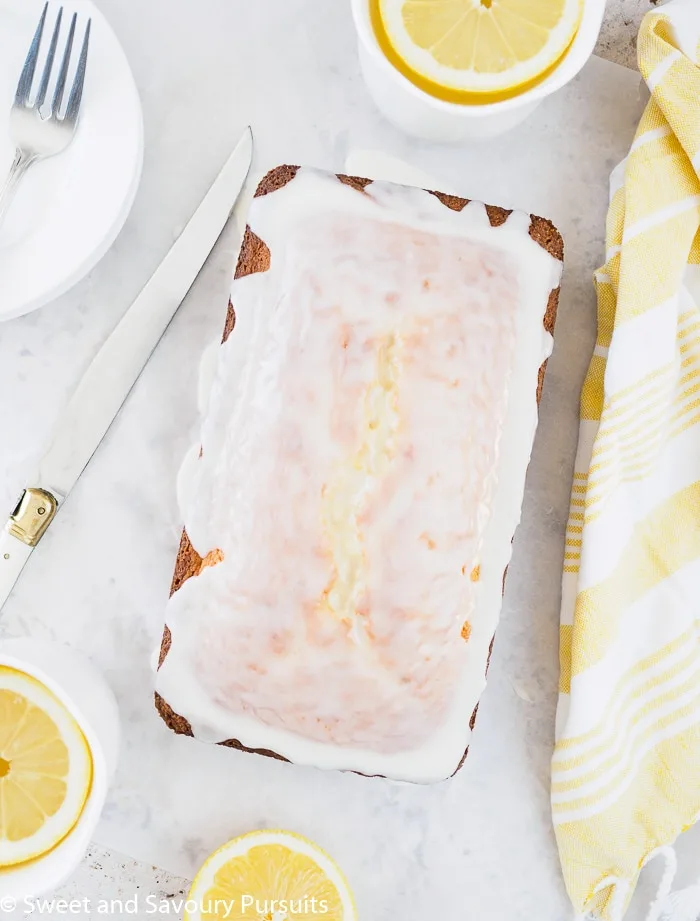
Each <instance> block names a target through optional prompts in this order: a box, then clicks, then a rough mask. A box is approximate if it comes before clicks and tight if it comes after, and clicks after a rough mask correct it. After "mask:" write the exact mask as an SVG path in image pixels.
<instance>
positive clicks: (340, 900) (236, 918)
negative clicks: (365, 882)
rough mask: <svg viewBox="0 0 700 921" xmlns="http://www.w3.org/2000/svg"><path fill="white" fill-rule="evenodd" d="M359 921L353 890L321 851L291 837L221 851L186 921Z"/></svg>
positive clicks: (196, 888)
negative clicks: (314, 920) (313, 920)
mask: <svg viewBox="0 0 700 921" xmlns="http://www.w3.org/2000/svg"><path fill="white" fill-rule="evenodd" d="M316 917H319V918H323V919H324V921H356V919H357V913H356V911H355V905H354V902H353V898H352V894H351V892H350V888H349V887H348V884H347V882H346V881H345V877H344V876H343V874H342V873H341V871H340V869H339V868H338V866H337V865H336V864H335V863H334V861H333V860H332V859H331V858H330V857H329V856H328V854H326V853H325V851H322V850H321V848H320V847H318V846H317V845H316V844H314V843H313V841H309V840H308V839H307V838H302V837H301V835H296V834H294V833H293V832H289V831H254V832H250V833H249V834H247V835H242V836H241V837H240V838H234V839H233V841H229V842H228V844H225V845H224V846H223V847H221V848H219V850H218V851H215V852H214V853H213V854H212V855H211V857H209V858H208V860H207V861H206V862H205V864H204V866H203V867H202V869H201V870H200V871H199V873H198V874H197V876H196V877H195V880H194V882H193V883H192V889H191V890H190V894H189V897H188V900H187V907H186V911H185V921H205V919H206V921H219V919H221V921H223V919H224V918H225V919H227V921H250V919H253V918H274V919H275V921H276V919H285V918H286V919H292V918H299V919H301V918H309V919H310V918H316Z"/></svg>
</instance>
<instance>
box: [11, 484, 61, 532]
mask: <svg viewBox="0 0 700 921" xmlns="http://www.w3.org/2000/svg"><path fill="white" fill-rule="evenodd" d="M57 511H58V499H56V497H55V496H53V495H52V494H51V493H50V492H47V490H45V489H38V488H36V487H31V488H30V489H25V490H24V492H23V493H22V495H21V496H20V498H19V501H18V503H17V507H16V508H15V510H14V512H13V513H12V514H11V515H10V520H9V521H8V522H7V530H8V531H9V533H10V534H11V535H12V536H13V537H16V538H17V540H21V541H22V543H23V544H27V546H28V547H36V545H37V544H38V543H39V541H40V540H41V538H42V537H43V535H44V532H45V531H46V529H47V528H48V526H49V525H50V524H51V522H52V521H53V519H54V516H55V514H56V512H57Z"/></svg>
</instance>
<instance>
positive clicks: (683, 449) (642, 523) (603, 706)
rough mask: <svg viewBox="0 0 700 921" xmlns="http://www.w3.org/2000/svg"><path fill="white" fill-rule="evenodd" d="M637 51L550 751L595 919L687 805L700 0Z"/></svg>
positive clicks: (603, 291) (694, 810) (698, 641)
mask: <svg viewBox="0 0 700 921" xmlns="http://www.w3.org/2000/svg"><path fill="white" fill-rule="evenodd" d="M638 54H639V66H640V70H641V72H642V75H643V76H644V78H645V80H646V82H647V84H648V86H649V89H650V90H651V96H652V98H651V100H650V101H649V104H648V106H647V109H646V111H645V113H644V116H643V118H642V121H641V123H640V125H639V129H638V131H637V134H636V137H635V140H634V143H633V144H632V147H631V149H630V152H629V155H628V157H627V158H626V160H625V161H624V162H623V163H622V164H620V166H619V167H618V168H617V169H616V170H615V171H614V172H613V175H612V177H611V203H610V210H609V213H608V222H607V254H606V258H607V262H606V264H605V266H604V267H603V268H602V269H601V270H599V271H598V272H597V273H596V287H597V292H598V339H597V343H596V347H595V353H594V355H593V358H592V360H591V364H590V368H589V371H588V376H587V378H586V381H585V384H584V388H583V393H582V397H581V428H580V436H579V446H578V453H577V457H576V467H575V471H576V472H575V475H574V486H573V493H572V499H571V513H570V515H569V523H568V527H567V533H566V551H565V565H564V570H565V571H564V578H563V598H562V624H561V684H560V696H559V705H558V712H557V734H556V739H557V741H556V748H555V752H554V758H553V763H552V809H553V817H554V824H555V829H556V835H557V841H558V845H559V851H560V856H561V863H562V868H563V871H564V877H565V881H566V886H567V889H568V892H569V895H570V897H571V900H572V902H573V904H574V907H575V909H576V911H577V913H578V914H579V915H586V914H587V913H590V914H591V915H592V916H594V917H601V918H605V919H610V921H614V919H616V918H620V917H621V916H622V915H623V914H624V912H625V910H626V908H627V905H628V904H629V900H630V898H631V895H632V892H633V890H634V887H635V884H636V882H637V879H638V876H639V873H640V870H641V868H642V867H643V866H644V864H645V863H646V862H647V861H648V860H649V859H651V858H652V857H653V856H655V855H656V854H657V853H659V852H660V849H661V850H662V852H664V853H665V854H666V855H667V856H668V855H669V850H670V848H669V845H671V844H672V842H673V841H674V840H675V838H676V837H677V836H678V834H679V833H680V832H682V831H683V830H684V829H685V828H687V827H688V826H689V825H691V824H692V823H694V822H695V821H696V819H697V818H698V815H699V814H700V232H699V228H700V178H699V177H700V0H672V2H671V3H669V4H668V5H667V6H664V7H660V8H659V9H658V10H657V11H653V12H651V13H648V14H647V16H646V17H645V19H644V21H643V23H642V26H641V30H640V35H639V52H638ZM670 857H671V859H673V852H672V850H671V851H670ZM665 876H666V879H665V889H669V888H670V885H669V879H668V876H669V874H665ZM666 901H667V903H668V900H666ZM667 910H668V904H666V907H664V905H663V904H662V900H661V899H658V900H657V902H656V903H655V905H654V906H653V909H652V913H651V916H652V917H661V916H662V915H663V916H664V917H669V915H668V914H666V915H664V912H665V911H667ZM699 910H700V909H699ZM692 917H693V918H695V914H693V915H692Z"/></svg>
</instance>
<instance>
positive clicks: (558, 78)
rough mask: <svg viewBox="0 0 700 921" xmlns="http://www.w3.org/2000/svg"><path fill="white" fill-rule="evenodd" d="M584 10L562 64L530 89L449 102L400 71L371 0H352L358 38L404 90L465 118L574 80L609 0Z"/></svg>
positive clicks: (591, 1)
mask: <svg viewBox="0 0 700 921" xmlns="http://www.w3.org/2000/svg"><path fill="white" fill-rule="evenodd" d="M582 2H583V14H582V17H581V23H580V25H579V28H578V32H577V33H576V37H575V38H574V40H573V42H572V44H571V47H570V48H569V50H568V51H567V53H566V55H565V57H564V59H563V60H562V62H561V64H560V65H559V66H558V67H556V68H555V70H554V71H553V72H552V73H551V74H550V75H549V76H548V77H547V78H546V79H545V80H543V81H542V83H538V84H537V85H536V86H533V87H532V88H531V89H529V90H526V91H525V92H524V93H520V94H519V95H518V96H513V97H512V98H510V99H502V100H500V101H499V102H489V103H479V104H476V105H469V104H468V103H458V102H447V101H446V100H444V99H438V98H437V97H435V96H431V95H430V94H429V93H426V92H424V91H423V90H421V89H420V88H419V87H417V86H416V85H415V84H414V83H412V82H411V81H410V80H409V79H408V78H407V77H404V75H403V74H402V73H401V72H400V71H398V70H397V69H396V68H395V67H394V66H393V64H391V62H390V61H389V60H388V58H387V57H386V55H385V54H384V53H383V51H382V50H381V48H380V47H379V44H378V42H377V39H376V37H375V35H374V30H373V28H372V24H371V22H370V18H369V0H352V15H353V19H354V21H355V30H356V31H357V34H358V38H359V41H360V42H361V43H362V46H363V48H364V50H365V51H366V52H368V53H369V54H370V55H371V56H372V58H373V59H374V60H375V61H376V62H377V63H378V64H379V66H380V67H382V68H383V69H384V72H385V74H386V75H387V76H389V77H391V78H392V79H393V80H394V81H395V82H397V83H400V84H401V85H402V86H403V88H404V90H406V91H407V92H408V93H410V94H411V95H412V96H413V97H414V98H416V99H418V100H421V101H422V102H424V103H428V104H429V105H431V106H432V107H433V108H434V109H437V110H438V111H442V112H445V113H449V114H451V115H456V116H460V117H462V118H484V117H486V116H488V115H496V114H501V113H503V112H507V111H509V110H511V109H517V108H520V107H521V106H524V105H527V104H528V103H533V102H536V101H538V100H540V99H544V98H545V97H546V96H549V95H551V94H552V93H554V92H556V90H558V89H561V87H562V86H564V85H565V84H566V83H568V82H569V80H572V79H573V78H574V77H575V76H576V74H577V73H578V72H579V71H580V70H581V68H582V67H583V66H584V64H585V63H586V61H587V60H588V59H589V57H590V56H591V54H592V53H593V49H594V47H595V43H596V40H597V38H598V34H599V32H600V26H601V24H602V21H603V14H604V13H605V5H606V2H607V0H582Z"/></svg>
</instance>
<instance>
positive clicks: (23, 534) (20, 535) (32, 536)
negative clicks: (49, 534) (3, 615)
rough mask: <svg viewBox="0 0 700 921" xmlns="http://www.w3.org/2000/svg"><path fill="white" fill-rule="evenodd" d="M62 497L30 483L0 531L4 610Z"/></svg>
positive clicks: (0, 600) (0, 587)
mask: <svg viewBox="0 0 700 921" xmlns="http://www.w3.org/2000/svg"><path fill="white" fill-rule="evenodd" d="M62 501H63V497H62V496H58V495H56V494H55V493H52V492H49V490H48V489H42V488H41V487H39V486H29V487H27V489H25V490H24V491H23V493H22V495H21V496H20V497H19V501H18V503H17V506H16V508H15V510H14V512H13V513H12V514H11V515H10V518H9V521H8V522H7V524H6V525H5V527H4V529H3V530H2V531H0V609H2V606H3V605H4V604H5V602H6V601H7V599H8V597H9V594H10V592H11V591H12V588H13V586H14V584H15V582H16V581H17V579H18V578H19V574H20V573H21V572H22V569H23V568H24V564H25V563H26V562H27V560H28V559H29V557H30V556H31V553H32V550H33V549H34V547H36V545H37V544H38V543H39V541H40V540H41V538H42V537H43V535H44V534H45V532H46V529H47V528H48V526H49V525H50V524H51V522H52V521H53V519H54V517H55V515H56V512H57V511H58V506H59V503H60V502H62Z"/></svg>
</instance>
